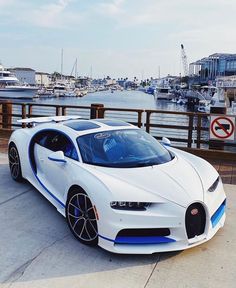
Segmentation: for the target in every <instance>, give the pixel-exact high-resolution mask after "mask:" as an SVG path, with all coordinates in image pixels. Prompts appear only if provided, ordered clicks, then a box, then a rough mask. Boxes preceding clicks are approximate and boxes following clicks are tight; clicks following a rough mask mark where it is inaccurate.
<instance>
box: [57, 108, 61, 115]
mask: <svg viewBox="0 0 236 288" xmlns="http://www.w3.org/2000/svg"><path fill="white" fill-rule="evenodd" d="M60 108H61V107H60V106H56V116H60Z"/></svg>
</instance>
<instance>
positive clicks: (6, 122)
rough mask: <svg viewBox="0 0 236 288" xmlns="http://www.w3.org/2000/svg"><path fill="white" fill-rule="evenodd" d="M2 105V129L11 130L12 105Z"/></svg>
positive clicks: (5, 103)
mask: <svg viewBox="0 0 236 288" xmlns="http://www.w3.org/2000/svg"><path fill="white" fill-rule="evenodd" d="M1 104H2V105H1V106H2V111H1V112H2V121H1V122H2V128H4V129H9V128H11V126H12V117H11V116H12V103H11V102H10V101H4V102H2V103H1Z"/></svg>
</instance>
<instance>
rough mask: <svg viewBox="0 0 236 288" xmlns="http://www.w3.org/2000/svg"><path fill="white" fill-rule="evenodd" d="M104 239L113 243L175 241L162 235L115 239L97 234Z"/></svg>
mask: <svg viewBox="0 0 236 288" xmlns="http://www.w3.org/2000/svg"><path fill="white" fill-rule="evenodd" d="M98 236H99V237H101V238H102V239H104V240H107V241H110V242H114V243H115V244H162V243H172V242H176V240H174V239H172V238H169V237H164V236H140V237H133V236H132V237H131V236H130V237H128V236H127V237H123V236H122V237H116V239H115V240H112V239H110V238H107V237H104V236H102V235H98Z"/></svg>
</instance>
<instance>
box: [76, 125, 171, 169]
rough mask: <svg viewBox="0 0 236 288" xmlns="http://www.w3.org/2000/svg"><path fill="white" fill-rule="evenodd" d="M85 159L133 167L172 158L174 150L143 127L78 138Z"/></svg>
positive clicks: (149, 164)
mask: <svg viewBox="0 0 236 288" xmlns="http://www.w3.org/2000/svg"><path fill="white" fill-rule="evenodd" d="M77 143H78V146H79V149H80V153H81V156H82V159H83V162H84V163H87V164H93V165H99V166H104V167H117V168H134V167H144V166H153V165H158V164H162V163H166V162H169V161H171V160H172V159H173V156H172V155H171V153H170V152H169V151H168V150H167V149H166V148H164V147H163V146H162V145H161V144H160V143H159V142H158V141H157V140H156V139H155V138H153V137H152V136H151V135H150V134H148V133H146V132H144V131H143V130H141V129H122V130H112V131H104V132H99V133H91V134H87V135H83V136H80V137H78V138H77Z"/></svg>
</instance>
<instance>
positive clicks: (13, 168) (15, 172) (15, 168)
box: [8, 143, 23, 182]
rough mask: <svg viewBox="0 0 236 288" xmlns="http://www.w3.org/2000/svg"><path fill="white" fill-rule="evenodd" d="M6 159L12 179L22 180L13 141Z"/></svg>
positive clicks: (17, 153)
mask: <svg viewBox="0 0 236 288" xmlns="http://www.w3.org/2000/svg"><path fill="white" fill-rule="evenodd" d="M8 159H9V167H10V172H11V177H12V179H13V180H15V181H17V182H21V181H23V177H22V172H21V164H20V156H19V152H18V150H17V148H16V145H15V144H14V143H11V144H10V146H9V150H8Z"/></svg>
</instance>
